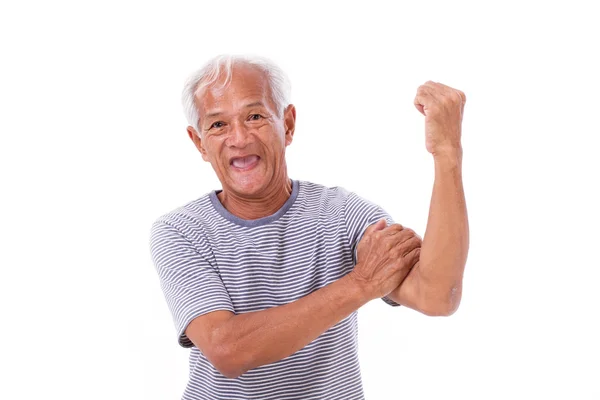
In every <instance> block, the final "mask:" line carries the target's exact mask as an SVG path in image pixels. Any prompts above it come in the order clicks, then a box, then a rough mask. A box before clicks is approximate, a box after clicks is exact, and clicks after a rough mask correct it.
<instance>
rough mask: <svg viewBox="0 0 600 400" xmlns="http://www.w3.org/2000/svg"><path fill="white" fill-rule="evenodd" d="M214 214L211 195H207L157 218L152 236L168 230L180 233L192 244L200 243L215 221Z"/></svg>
mask: <svg viewBox="0 0 600 400" xmlns="http://www.w3.org/2000/svg"><path fill="white" fill-rule="evenodd" d="M214 213H215V211H214V208H213V207H212V204H211V200H210V193H206V194H204V195H202V196H201V197H199V198H197V199H195V200H191V201H189V202H187V203H185V204H183V205H181V206H179V207H177V208H174V209H172V210H170V211H168V212H166V213H164V214H162V215H160V216H159V217H158V218H156V219H155V220H154V221H153V222H152V226H151V235H154V234H155V233H156V232H158V231H161V230H165V229H167V230H172V231H177V232H179V234H180V235H181V236H183V237H185V238H187V239H188V240H190V241H192V242H199V241H201V238H202V236H204V235H203V231H204V229H205V228H204V227H205V226H206V225H207V224H209V223H210V221H214V215H213V214H214Z"/></svg>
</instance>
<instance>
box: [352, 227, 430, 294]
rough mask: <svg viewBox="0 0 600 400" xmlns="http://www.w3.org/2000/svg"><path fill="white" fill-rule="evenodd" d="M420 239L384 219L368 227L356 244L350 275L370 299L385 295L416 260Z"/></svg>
mask: <svg viewBox="0 0 600 400" xmlns="http://www.w3.org/2000/svg"><path fill="white" fill-rule="evenodd" d="M421 244H422V239H421V238H420V237H419V236H418V235H417V234H416V233H415V232H414V231H413V230H412V229H409V228H404V227H403V226H402V225H399V224H393V225H390V226H388V227H386V222H385V220H384V219H382V220H379V221H377V222H376V223H374V224H373V225H371V226H369V227H368V228H367V229H366V230H365V233H364V235H363V237H362V239H361V240H360V242H359V243H358V247H357V260H356V266H355V267H354V270H353V271H352V272H350V274H349V275H350V276H352V278H353V279H354V280H355V281H356V282H357V283H359V285H360V286H361V287H362V288H363V290H364V291H365V294H366V295H367V296H368V298H369V299H370V300H372V299H376V298H379V297H384V296H387V295H388V294H389V293H390V292H391V291H393V290H394V289H396V288H397V287H398V286H399V285H400V284H401V283H402V281H403V280H404V278H406V276H407V275H408V273H409V272H410V270H411V269H412V267H413V266H414V265H415V264H416V263H417V262H418V261H419V256H420V254H421Z"/></svg>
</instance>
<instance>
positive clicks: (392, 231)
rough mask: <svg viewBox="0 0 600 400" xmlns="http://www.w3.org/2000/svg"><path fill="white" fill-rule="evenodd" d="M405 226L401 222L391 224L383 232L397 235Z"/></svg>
mask: <svg viewBox="0 0 600 400" xmlns="http://www.w3.org/2000/svg"><path fill="white" fill-rule="evenodd" d="M403 229H404V227H403V226H402V225H400V224H391V225H390V226H388V227H387V228H385V229H384V230H382V231H381V233H382V234H386V235H396V234H397V233H399V232H402V230H403Z"/></svg>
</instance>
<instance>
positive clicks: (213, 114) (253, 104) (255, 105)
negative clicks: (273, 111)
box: [205, 101, 265, 119]
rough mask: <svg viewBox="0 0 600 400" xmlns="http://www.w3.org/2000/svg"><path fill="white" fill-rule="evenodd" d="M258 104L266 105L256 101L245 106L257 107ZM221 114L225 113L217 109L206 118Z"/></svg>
mask: <svg viewBox="0 0 600 400" xmlns="http://www.w3.org/2000/svg"><path fill="white" fill-rule="evenodd" d="M257 106H260V107H264V106H265V105H264V104H263V103H262V102H260V101H255V102H254V103H250V104H246V105H245V106H244V108H251V107H257ZM221 114H223V113H222V112H221V111H217V112H214V113H210V114H206V116H205V118H206V119H208V118H212V117H217V116H219V115H221Z"/></svg>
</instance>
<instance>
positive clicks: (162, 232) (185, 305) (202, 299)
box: [150, 222, 235, 350]
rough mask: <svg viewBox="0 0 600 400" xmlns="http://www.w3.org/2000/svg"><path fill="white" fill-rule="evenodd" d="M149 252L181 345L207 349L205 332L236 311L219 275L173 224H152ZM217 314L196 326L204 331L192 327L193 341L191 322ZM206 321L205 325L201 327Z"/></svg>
mask: <svg viewBox="0 0 600 400" xmlns="http://www.w3.org/2000/svg"><path fill="white" fill-rule="evenodd" d="M150 249H151V254H152V260H153V262H154V265H155V267H156V271H157V272H158V276H159V279H160V284H161V288H162V290H163V293H164V296H165V299H166V302H167V305H168V306H169V310H170V312H171V315H172V317H173V322H174V324H175V328H176V331H177V338H178V342H179V344H180V345H181V346H183V347H192V346H193V345H194V344H195V343H196V342H198V343H201V346H204V344H203V343H205V342H206V340H205V339H204V338H205V337H210V335H209V334H208V333H206V332H211V330H212V329H211V327H213V326H216V325H215V324H217V323H218V322H219V321H220V320H221V319H223V318H224V316H225V315H231V314H233V313H234V311H235V310H234V308H233V304H232V302H231V298H230V297H229V293H228V292H227V290H226V288H225V286H224V284H223V282H222V281H221V278H220V276H219V274H218V272H217V271H216V270H215V269H214V268H213V266H212V265H211V264H210V263H209V262H208V260H207V257H206V255H205V254H202V253H201V252H200V251H201V250H202V249H198V247H197V245H195V244H194V243H192V242H191V241H190V240H188V239H187V238H186V237H185V236H184V235H183V234H182V233H181V232H180V231H179V230H178V229H177V228H175V227H173V226H171V225H170V224H167V223H164V222H155V223H154V224H153V226H152V231H151V238H150ZM215 311H221V312H220V313H216V316H212V317H207V318H206V319H201V320H199V322H197V323H194V326H204V327H205V328H202V329H200V328H192V330H190V332H192V334H193V335H194V338H193V340H191V339H192V338H191V337H189V336H188V335H187V332H188V329H187V328H188V327H189V326H190V324H191V323H192V321H194V320H195V319H196V318H199V317H201V316H204V315H210V314H209V313H213V312H215ZM213 314H214V313H213ZM203 320H205V321H206V322H205V323H202V324H201V323H200V322H201V321H203ZM205 330H206V332H205ZM198 332H200V333H198ZM199 348H200V347H199ZM201 350H206V348H205V349H201Z"/></svg>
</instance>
